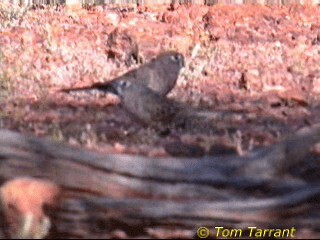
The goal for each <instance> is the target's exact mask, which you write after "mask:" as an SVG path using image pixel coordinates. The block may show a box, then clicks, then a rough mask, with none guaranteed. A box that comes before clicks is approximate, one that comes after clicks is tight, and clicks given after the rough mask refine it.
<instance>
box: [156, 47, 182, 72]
mask: <svg viewBox="0 0 320 240" xmlns="http://www.w3.org/2000/svg"><path fill="white" fill-rule="evenodd" d="M158 58H160V59H161V60H162V61H164V62H168V64H170V65H175V66H179V69H181V68H183V67H184V66H185V60H184V56H183V55H182V54H181V53H179V52H176V51H168V52H165V53H163V54H160V55H159V57H158Z"/></svg>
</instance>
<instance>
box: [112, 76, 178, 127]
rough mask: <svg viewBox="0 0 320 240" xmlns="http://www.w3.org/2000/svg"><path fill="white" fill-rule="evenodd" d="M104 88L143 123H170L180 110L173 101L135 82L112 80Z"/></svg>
mask: <svg viewBox="0 0 320 240" xmlns="http://www.w3.org/2000/svg"><path fill="white" fill-rule="evenodd" d="M106 90H107V91H108V92H111V93H113V94H115V95H117V96H118V97H119V98H120V106H121V107H123V108H124V109H125V110H126V111H127V112H129V113H130V115H131V116H133V118H135V119H136V120H138V121H139V122H140V123H142V124H144V125H154V124H156V123H170V122H172V120H173V119H174V118H175V116H176V115H177V113H178V112H180V111H181V106H180V105H179V104H178V103H176V102H175V101H173V100H171V99H169V98H167V97H165V96H162V95H160V94H159V93H157V92H155V91H153V90H151V89H150V88H148V87H146V86H145V85H143V84H139V83H136V82H130V81H124V80H122V81H113V82H111V83H110V84H109V85H108V89H106Z"/></svg>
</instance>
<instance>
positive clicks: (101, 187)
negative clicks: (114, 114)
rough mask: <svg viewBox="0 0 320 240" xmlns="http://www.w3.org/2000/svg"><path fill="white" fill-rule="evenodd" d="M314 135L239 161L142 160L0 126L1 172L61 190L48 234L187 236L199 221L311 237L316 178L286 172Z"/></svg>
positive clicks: (302, 159) (301, 162)
mask: <svg viewBox="0 0 320 240" xmlns="http://www.w3.org/2000/svg"><path fill="white" fill-rule="evenodd" d="M319 140H320V126H319V125H317V126H314V127H313V128H311V129H309V130H308V131H305V132H304V133H299V134H296V135H295V136H292V137H289V138H287V139H285V140H284V141H282V142H280V143H279V144H276V145H275V146H269V147H267V148H264V149H261V150H256V151H254V152H252V153H250V154H248V155H247V156H242V157H239V156H224V157H219V156H217V157H212V156H210V157H209V156H206V157H203V158H198V159H191V158H190V159H189V158H172V157H171V158H147V157H143V156H129V155H116V154H108V155H104V154H99V153H95V152H92V151H88V150H83V149H79V148H76V147H71V146H67V145H65V144H62V143H57V142H53V141H51V140H47V139H42V138H37V137H33V136H26V135H22V134H19V133H14V132H11V131H8V130H1V131H0V177H1V179H2V181H5V180H8V179H12V178H15V177H22V176H29V177H37V178H45V179H48V180H51V181H53V182H54V183H56V184H58V185H59V186H61V188H62V192H63V197H62V200H61V204H60V206H59V208H58V211H55V212H54V213H55V215H54V218H53V224H54V228H53V230H52V236H51V237H55V238H56V237H99V238H105V237H137V236H139V237H177V236H183V237H189V238H191V237H194V236H196V230H197V227H199V226H207V227H209V228H211V230H212V233H213V232H214V227H215V226H223V227H225V228H243V229H246V228H247V227H248V226H255V227H260V228H291V227H295V228H296V229H297V232H299V229H309V230H310V231H312V233H313V235H312V236H319V226H320V210H319V209H320V208H319V204H318V202H317V199H318V198H319V196H320V179H319V178H315V179H312V181H310V180H309V181H306V180H305V179H303V178H302V176H295V177H293V176H292V175H290V173H291V172H290V171H291V170H292V168H297V167H301V166H305V167H308V166H309V162H308V158H306V156H307V154H309V152H310V151H309V150H310V147H311V146H312V145H313V144H314V143H316V142H318V141H319ZM315 159H316V161H318V160H319V159H317V158H315ZM317 176H319V175H317ZM317 234H318V235H317ZM309 237H310V236H309Z"/></svg>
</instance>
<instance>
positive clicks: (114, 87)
mask: <svg viewBox="0 0 320 240" xmlns="http://www.w3.org/2000/svg"><path fill="white" fill-rule="evenodd" d="M105 90H106V91H107V92H110V93H113V94H115V95H118V94H119V92H118V88H117V82H112V83H110V84H108V85H106V86H105Z"/></svg>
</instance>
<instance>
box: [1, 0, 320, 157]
mask: <svg viewBox="0 0 320 240" xmlns="http://www.w3.org/2000/svg"><path fill="white" fill-rule="evenodd" d="M169 49H174V50H177V51H179V52H181V53H183V54H184V55H185V57H186V67H185V69H184V70H183V71H182V72H181V75H180V77H179V79H178V83H177V86H176V87H175V89H174V90H173V91H172V93H170V95H169V97H170V98H173V99H175V100H177V101H180V102H183V103H185V104H187V105H191V106H193V107H196V108H199V109H202V110H205V111H206V112H208V113H213V114H215V116H219V117H216V118H215V119H213V120H212V121H213V123H214V125H215V126H216V128H217V129H219V130H220V131H218V133H217V132H212V131H209V130H208V131H203V129H200V128H201V127H200V126H199V129H198V128H197V127H195V129H194V131H192V133H190V132H187V131H179V130H177V129H171V130H170V131H169V132H167V133H165V134H164V133H161V132H159V131H156V130H154V129H151V128H147V127H143V126H141V125H139V123H136V122H134V121H133V120H132V119H131V118H130V117H129V116H128V115H127V113H126V112H125V111H124V110H122V109H121V108H120V107H119V106H117V103H118V99H117V98H116V97H115V96H113V95H111V94H110V95H108V96H106V97H99V96H95V95H90V94H84V95H77V96H75V95H70V94H65V93H59V90H60V89H62V88H66V87H82V86H87V85H90V84H92V83H93V82H99V81H108V80H110V79H112V78H113V77H115V76H118V75H121V74H122V73H124V72H126V71H128V70H129V69H132V68H135V67H137V66H139V64H141V63H143V62H145V61H148V60H149V59H150V58H152V57H153V56H155V55H156V54H158V53H159V52H161V51H165V50H169ZM0 87H1V89H0V90H1V91H0V98H1V102H0V111H1V121H0V126H1V127H2V128H8V129H13V130H16V131H19V132H24V133H30V134H34V135H37V136H45V137H48V138H53V139H55V140H58V141H63V142H66V143H69V144H73V145H78V146H83V147H85V148H89V149H94V150H97V151H102V152H121V153H123V152H124V153H132V154H144V155H148V156H155V155H157V156H159V155H160V156H166V155H168V154H169V155H176V156H179V155H186V156H199V155H203V154H211V155H215V154H224V153H230V152H237V153H238V154H243V153H245V152H246V151H248V150H252V149H255V148H258V147H261V146H265V145H270V144H273V143H276V142H278V141H279V140H280V139H282V138H283V137H285V136H287V135H289V134H291V133H294V132H295V131H296V130H297V129H299V128H301V127H306V126H309V125H311V124H313V123H316V122H319V121H320V101H319V100H320V98H319V92H320V7H318V6H298V5H292V6H282V7H277V6H271V7H270V6H223V5H217V6H210V7H208V6H199V5H193V6H153V7H150V6H149V7H147V6H140V7H135V6H133V7H126V8H116V7H110V6H109V7H95V8H91V9H88V10H86V9H70V8H69V9H67V8H62V7H59V8H58V7H55V8H45V9H39V8H38V9H30V10H28V11H25V12H24V11H22V10H21V9H12V8H9V7H7V6H3V5H2V6H1V7H0Z"/></svg>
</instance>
